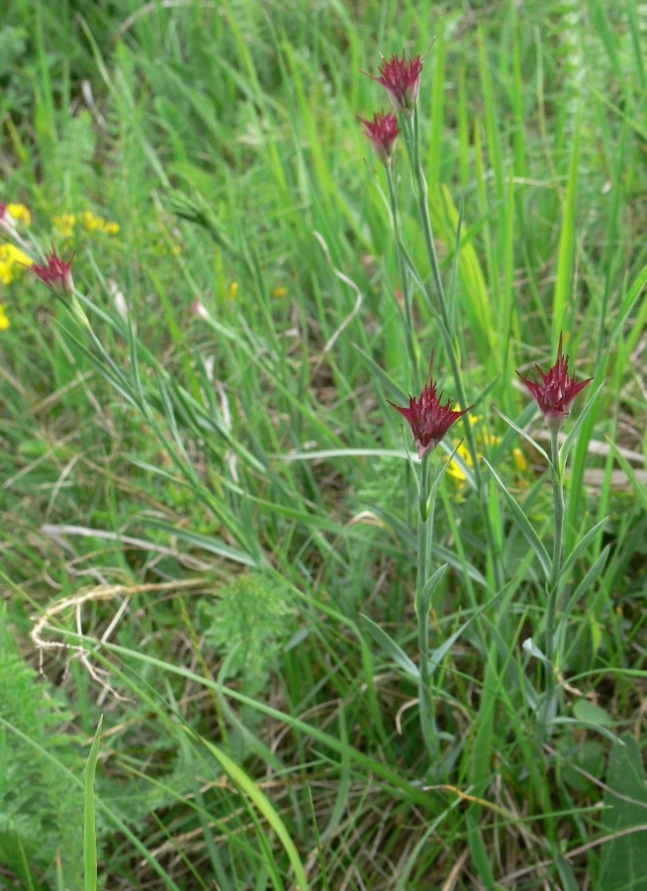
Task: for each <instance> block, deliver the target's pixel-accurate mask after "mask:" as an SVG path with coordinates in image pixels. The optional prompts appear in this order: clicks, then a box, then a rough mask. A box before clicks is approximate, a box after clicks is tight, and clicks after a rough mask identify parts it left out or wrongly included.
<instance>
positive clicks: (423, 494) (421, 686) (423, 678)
mask: <svg viewBox="0 0 647 891" xmlns="http://www.w3.org/2000/svg"><path fill="white" fill-rule="evenodd" d="M430 493H431V486H430V483H429V457H428V456H425V457H424V458H423V460H422V473H421V479H420V516H419V517H418V572H417V580H416V600H415V610H416V617H417V619H418V652H419V654H420V665H419V671H420V680H419V682H418V697H419V700H420V727H421V730H422V737H423V739H424V741H425V747H426V749H427V753H428V755H429V756H430V758H432V760H433V761H434V762H435V763H436V764H439V763H440V751H439V745H438V729H437V727H436V714H435V711H436V709H435V702H434V697H433V694H432V692H431V688H430V676H429V608H428V606H427V605H425V604H422V603H421V602H420V595H421V594H422V590H423V588H424V586H425V584H426V582H427V579H428V576H429V563H430V560H431V548H432V541H433V527H434V507H435V497H434V495H431V497H430Z"/></svg>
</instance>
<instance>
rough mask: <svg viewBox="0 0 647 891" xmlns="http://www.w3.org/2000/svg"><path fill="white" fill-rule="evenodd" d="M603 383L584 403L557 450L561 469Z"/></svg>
mask: <svg viewBox="0 0 647 891" xmlns="http://www.w3.org/2000/svg"><path fill="white" fill-rule="evenodd" d="M605 383H606V381H602V383H601V384H600V386H599V387H598V388H597V390H595V392H594V393H593V394H592V395H591V398H590V399H589V401H588V402H587V403H586V405H585V406H584V408H583V410H582V414H581V415H580V416H579V418H578V419H577V421H576V422H575V424H574V425H573V429H572V430H571V431H570V432H569V434H568V436H567V437H566V439H565V440H564V444H563V445H562V447H561V448H560V450H559V455H560V462H561V464H562V467H564V465H565V464H566V460H567V458H568V453H569V452H570V450H571V448H572V446H573V443H574V442H575V440H576V439H577V436H578V434H579V432H580V430H581V429H582V425H583V424H584V421H585V420H586V419H587V418H588V416H589V415H590V413H591V410H592V409H593V406H594V405H595V403H596V401H597V398H598V396H599V394H600V391H601V390H602V387H603V386H604V385H605Z"/></svg>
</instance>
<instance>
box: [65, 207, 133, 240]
mask: <svg viewBox="0 0 647 891" xmlns="http://www.w3.org/2000/svg"><path fill="white" fill-rule="evenodd" d="M54 225H55V226H56V228H57V229H58V231H59V233H60V235H61V236H62V237H63V238H71V237H72V236H73V235H74V230H75V228H76V227H77V226H79V227H80V228H81V229H85V231H86V232H104V233H105V234H106V235H117V234H118V233H119V223H109V222H107V221H106V220H104V219H103V217H98V216H97V215H96V214H94V213H92V211H91V210H84V211H82V212H81V213H80V214H78V216H77V215H75V214H73V213H64V214H61V216H60V217H54Z"/></svg>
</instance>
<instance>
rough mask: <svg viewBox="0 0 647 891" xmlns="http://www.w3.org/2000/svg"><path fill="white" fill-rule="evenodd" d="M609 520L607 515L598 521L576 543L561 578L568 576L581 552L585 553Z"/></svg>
mask: <svg viewBox="0 0 647 891" xmlns="http://www.w3.org/2000/svg"><path fill="white" fill-rule="evenodd" d="M608 521H609V517H605V518H604V519H603V520H600V522H599V523H596V524H595V526H594V527H593V528H592V529H589V531H588V532H587V533H586V535H585V536H584V537H583V538H581V539H580V541H579V542H578V543H577V544H576V545H575V547H574V548H573V550H572V551H571V553H570V554H569V555H568V557H567V558H566V559H565V560H564V563H563V565H562V569H561V571H560V574H559V577H560V578H565V577H566V576H568V574H569V572H570V571H571V569H572V568H573V565H574V564H575V561H576V560H577V559H578V557H579V556H580V554H583V553H584V551H585V550H586V549H587V548H588V546H589V545H590V544H591V542H592V541H593V540H594V539H595V537H596V536H597V534H598V532H601V531H602V530H603V529H604V527H605V526H606V525H607V523H608Z"/></svg>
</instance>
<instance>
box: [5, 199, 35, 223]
mask: <svg viewBox="0 0 647 891" xmlns="http://www.w3.org/2000/svg"><path fill="white" fill-rule="evenodd" d="M7 210H8V211H9V213H10V214H11V216H12V217H13V218H14V220H16V222H19V223H24V224H25V226H29V225H31V213H30V211H29V208H28V207H25V205H24V204H7Z"/></svg>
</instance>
